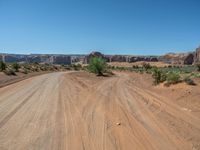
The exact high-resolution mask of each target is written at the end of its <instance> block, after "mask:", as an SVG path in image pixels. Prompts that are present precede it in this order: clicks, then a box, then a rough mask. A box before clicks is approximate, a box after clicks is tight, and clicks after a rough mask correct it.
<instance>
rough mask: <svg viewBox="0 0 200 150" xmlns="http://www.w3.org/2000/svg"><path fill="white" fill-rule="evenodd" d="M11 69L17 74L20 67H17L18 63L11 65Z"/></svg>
mask: <svg viewBox="0 0 200 150" xmlns="http://www.w3.org/2000/svg"><path fill="white" fill-rule="evenodd" d="M12 68H13V69H14V70H15V71H16V72H18V71H19V68H20V66H19V64H18V63H13V64H12Z"/></svg>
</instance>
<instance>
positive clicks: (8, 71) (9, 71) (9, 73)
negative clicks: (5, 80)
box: [3, 69, 16, 76]
mask: <svg viewBox="0 0 200 150" xmlns="http://www.w3.org/2000/svg"><path fill="white" fill-rule="evenodd" d="M3 72H4V73H5V74H6V75H8V76H10V75H16V73H15V71H14V70H13V69H7V70H4V71H3Z"/></svg>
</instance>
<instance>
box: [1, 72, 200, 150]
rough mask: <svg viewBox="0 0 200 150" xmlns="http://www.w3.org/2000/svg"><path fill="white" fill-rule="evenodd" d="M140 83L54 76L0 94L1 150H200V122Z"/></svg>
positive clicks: (126, 77) (122, 78)
mask: <svg viewBox="0 0 200 150" xmlns="http://www.w3.org/2000/svg"><path fill="white" fill-rule="evenodd" d="M135 80H137V79H135V78H133V77H131V76H129V75H128V74H126V73H117V74H116V76H114V77H107V78H97V77H95V76H93V75H90V74H87V73H81V72H77V73H74V72H72V73H50V74H45V75H41V76H37V77H33V78H30V79H27V80H24V81H21V82H18V83H15V84H12V85H9V86H7V87H4V88H0V149H1V150H29V149H31V150H32V149H35V150H177V149H180V150H195V149H200V118H198V117H197V116H194V115H192V114H191V113H190V112H189V111H185V110H184V109H182V108H181V107H180V106H178V105H176V104H175V103H173V102H172V101H170V100H169V99H170V97H163V96H161V95H160V94H159V93H155V92H152V91H151V90H149V89H142V88H141V87H139V86H137V85H135V84H134V83H135Z"/></svg>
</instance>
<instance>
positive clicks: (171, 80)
mask: <svg viewBox="0 0 200 150" xmlns="http://www.w3.org/2000/svg"><path fill="white" fill-rule="evenodd" d="M166 80H167V84H169V85H170V84H176V83H178V82H180V75H179V73H176V72H169V73H168V74H167V78H166Z"/></svg>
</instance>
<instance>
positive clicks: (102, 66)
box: [88, 57, 107, 76]
mask: <svg viewBox="0 0 200 150" xmlns="http://www.w3.org/2000/svg"><path fill="white" fill-rule="evenodd" d="M106 66H107V65H106V62H105V60H104V59H102V58H98V57H92V58H91V59H90V63H89V65H88V70H89V71H90V72H92V73H95V74H97V75H98V76H102V75H103V73H104V72H105V71H106Z"/></svg>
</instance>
